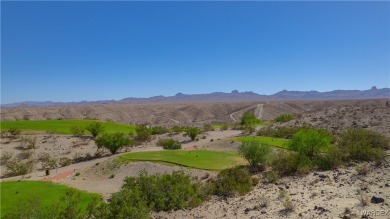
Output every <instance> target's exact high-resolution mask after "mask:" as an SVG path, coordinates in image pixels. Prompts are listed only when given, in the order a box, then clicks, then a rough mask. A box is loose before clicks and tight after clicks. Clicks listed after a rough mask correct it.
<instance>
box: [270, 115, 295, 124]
mask: <svg viewBox="0 0 390 219" xmlns="http://www.w3.org/2000/svg"><path fill="white" fill-rule="evenodd" d="M293 119H295V117H294V116H293V115H291V114H282V115H280V116H278V117H276V118H275V119H274V121H275V122H288V121H290V120H293Z"/></svg>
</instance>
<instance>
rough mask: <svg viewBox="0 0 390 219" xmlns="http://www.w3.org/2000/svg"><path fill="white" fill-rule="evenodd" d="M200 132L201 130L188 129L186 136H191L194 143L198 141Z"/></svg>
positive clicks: (195, 128)
mask: <svg viewBox="0 0 390 219" xmlns="http://www.w3.org/2000/svg"><path fill="white" fill-rule="evenodd" d="M200 131H201V130H200V129H199V128H197V127H191V128H187V130H186V134H187V135H188V136H190V138H191V140H192V141H194V140H195V139H196V137H197V136H198V134H199V133H200Z"/></svg>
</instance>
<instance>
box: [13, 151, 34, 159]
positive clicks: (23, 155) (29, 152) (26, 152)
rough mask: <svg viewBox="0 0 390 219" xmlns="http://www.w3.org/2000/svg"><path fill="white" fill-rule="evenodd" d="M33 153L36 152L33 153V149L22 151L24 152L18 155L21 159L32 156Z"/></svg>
mask: <svg viewBox="0 0 390 219" xmlns="http://www.w3.org/2000/svg"><path fill="white" fill-rule="evenodd" d="M33 154H34V153H33V152H32V151H22V152H20V153H19V154H18V155H17V157H18V158H19V159H21V160H26V159H30V158H32V156H33Z"/></svg>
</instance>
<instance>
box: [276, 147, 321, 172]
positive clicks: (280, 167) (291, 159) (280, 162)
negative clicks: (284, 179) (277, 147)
mask: <svg viewBox="0 0 390 219" xmlns="http://www.w3.org/2000/svg"><path fill="white" fill-rule="evenodd" d="M271 166H272V169H273V170H274V171H276V172H278V173H279V174H280V175H282V176H290V175H304V174H307V173H309V172H310V171H311V170H312V169H313V168H314V164H313V161H312V160H311V159H310V158H309V157H307V156H304V155H300V154H297V153H294V152H287V151H281V152H279V153H277V154H275V155H274V156H273V157H272V162H271Z"/></svg>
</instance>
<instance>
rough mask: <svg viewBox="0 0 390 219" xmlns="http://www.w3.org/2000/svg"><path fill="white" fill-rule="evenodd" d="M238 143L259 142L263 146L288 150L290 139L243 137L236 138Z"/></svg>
mask: <svg viewBox="0 0 390 219" xmlns="http://www.w3.org/2000/svg"><path fill="white" fill-rule="evenodd" d="M234 139H235V140H237V141H241V142H249V141H257V142H260V143H261V144H266V145H269V146H272V147H278V148H284V149H288V143H289V142H290V140H289V139H284V138H273V137H265V136H243V137H236V138H234Z"/></svg>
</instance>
